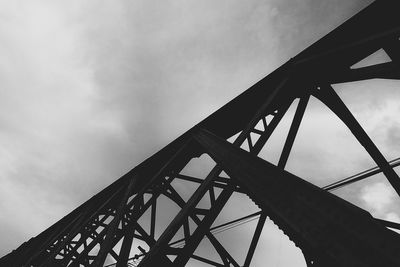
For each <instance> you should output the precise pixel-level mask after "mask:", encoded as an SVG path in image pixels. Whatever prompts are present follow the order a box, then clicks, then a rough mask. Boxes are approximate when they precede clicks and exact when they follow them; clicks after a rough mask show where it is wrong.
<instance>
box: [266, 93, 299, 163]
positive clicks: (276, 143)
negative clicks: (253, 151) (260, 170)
mask: <svg viewBox="0 0 400 267" xmlns="http://www.w3.org/2000/svg"><path fill="white" fill-rule="evenodd" d="M298 102H299V100H298V99H296V100H294V101H293V103H292V104H291V105H290V107H289V109H288V111H287V112H286V114H285V116H283V118H282V120H281V121H280V123H279V124H278V126H277V127H276V128H275V130H274V132H273V133H272V135H271V136H270V138H269V140H268V142H267V143H266V144H265V146H264V147H263V148H262V150H261V151H260V153H259V155H258V156H259V157H260V158H263V159H265V160H266V161H269V162H271V163H272V164H275V165H277V164H278V161H279V158H280V156H281V153H282V149H283V146H284V144H285V141H286V137H287V134H288V132H289V129H290V125H291V123H292V120H293V116H294V113H295V111H296V108H297V104H298Z"/></svg>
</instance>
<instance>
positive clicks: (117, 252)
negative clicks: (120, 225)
mask: <svg viewBox="0 0 400 267" xmlns="http://www.w3.org/2000/svg"><path fill="white" fill-rule="evenodd" d="M124 238H125V237H122V238H121V239H120V240H119V241H118V243H117V244H115V246H114V247H113V250H114V252H115V253H116V254H117V255H119V253H120V252H121V247H122V243H123V241H124Z"/></svg>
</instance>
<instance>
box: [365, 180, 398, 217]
mask: <svg viewBox="0 0 400 267" xmlns="http://www.w3.org/2000/svg"><path fill="white" fill-rule="evenodd" d="M396 196H397V195H396V193H395V192H394V190H393V189H392V188H391V187H390V186H389V185H386V184H384V183H374V184H370V185H367V186H365V187H364V188H363V189H362V192H361V196H360V198H361V199H362V200H363V201H364V202H365V203H366V204H367V206H369V207H370V208H372V210H373V213H374V214H384V213H385V212H386V210H387V209H388V207H389V206H390V205H391V204H393V200H394V198H395V197H396Z"/></svg>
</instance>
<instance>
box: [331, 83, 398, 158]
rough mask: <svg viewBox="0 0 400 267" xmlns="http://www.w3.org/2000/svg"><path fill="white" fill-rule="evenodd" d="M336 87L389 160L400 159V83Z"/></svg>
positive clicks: (351, 84)
mask: <svg viewBox="0 0 400 267" xmlns="http://www.w3.org/2000/svg"><path fill="white" fill-rule="evenodd" d="M333 88H334V89H335V91H336V93H337V94H338V95H339V97H340V98H341V99H342V101H343V102H344V103H345V105H346V106H347V108H348V109H349V110H350V112H351V113H352V114H353V116H354V117H355V118H356V119H357V121H358V123H359V124H360V125H361V127H363V129H364V130H365V132H366V133H367V134H368V136H369V137H370V138H371V140H372V141H373V142H374V143H375V145H376V146H377V147H378V149H379V150H380V151H381V153H382V154H383V155H384V156H385V158H386V159H387V160H388V161H389V160H392V159H394V158H398V157H400V142H399V140H400V116H398V114H399V103H400V90H399V88H400V81H399V80H382V79H374V80H368V81H359V82H351V83H345V84H335V85H333Z"/></svg>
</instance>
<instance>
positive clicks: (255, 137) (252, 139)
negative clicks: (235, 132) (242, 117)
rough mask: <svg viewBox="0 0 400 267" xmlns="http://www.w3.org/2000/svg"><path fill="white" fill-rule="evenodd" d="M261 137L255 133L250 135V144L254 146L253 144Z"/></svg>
mask: <svg viewBox="0 0 400 267" xmlns="http://www.w3.org/2000/svg"><path fill="white" fill-rule="evenodd" d="M260 136H261V135H259V134H256V133H250V137H251V142H252V144H253V146H254V144H255V143H257V141H258V139H259V138H260Z"/></svg>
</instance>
